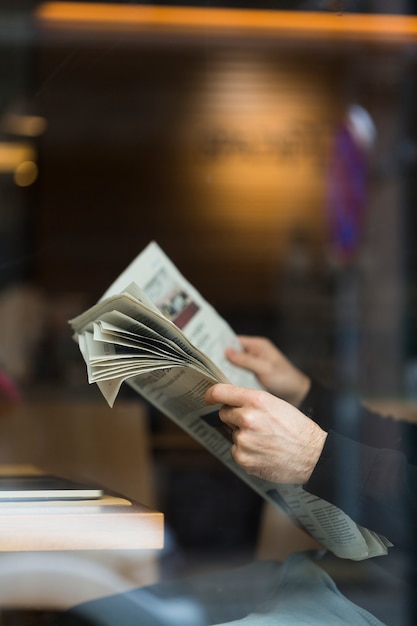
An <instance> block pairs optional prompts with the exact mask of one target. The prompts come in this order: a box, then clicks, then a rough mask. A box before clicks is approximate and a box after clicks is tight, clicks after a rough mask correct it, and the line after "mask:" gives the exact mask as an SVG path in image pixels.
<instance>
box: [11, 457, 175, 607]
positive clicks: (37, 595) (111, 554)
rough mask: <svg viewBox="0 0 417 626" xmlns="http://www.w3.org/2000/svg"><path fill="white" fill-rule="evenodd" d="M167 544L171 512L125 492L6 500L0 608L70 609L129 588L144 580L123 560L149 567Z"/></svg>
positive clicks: (138, 567) (134, 566) (133, 565)
mask: <svg viewBox="0 0 417 626" xmlns="http://www.w3.org/2000/svg"><path fill="white" fill-rule="evenodd" d="M20 469H22V468H20ZM2 470H3V473H4V471H7V468H4V467H0V471H2ZM24 471H27V469H26V470H24ZM35 471H36V469H35ZM163 546H164V516H163V514H162V513H160V512H158V511H154V510H152V509H149V508H148V507H146V506H144V505H142V504H139V503H134V502H131V501H130V500H128V499H126V498H123V497H117V496H114V495H110V494H105V495H104V496H103V497H101V498H99V499H97V500H82V501H79V500H70V501H32V502H0V607H3V608H4V607H6V608H13V609H15V608H19V609H21V608H37V609H39V608H42V609H43V608H53V609H55V608H59V609H62V608H67V607H70V606H73V605H74V604H77V603H79V602H84V601H87V600H90V599H93V598H98V597H102V596H104V595H108V594H112V593H119V592H123V591H127V590H128V589H131V588H132V587H135V586H138V585H137V578H135V577H134V576H131V575H130V574H131V572H127V571H122V570H123V568H120V560H122V562H123V563H128V567H130V568H137V569H138V570H139V569H140V568H141V567H143V568H147V567H148V565H149V562H150V558H149V557H150V555H153V554H154V552H155V551H160V550H162V548H163ZM126 555H128V557H126ZM123 559H124V560H123ZM151 567H152V566H151Z"/></svg>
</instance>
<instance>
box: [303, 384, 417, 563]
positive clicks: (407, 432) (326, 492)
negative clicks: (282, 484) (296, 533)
mask: <svg viewBox="0 0 417 626" xmlns="http://www.w3.org/2000/svg"><path fill="white" fill-rule="evenodd" d="M300 408H301V410H302V411H303V412H304V413H305V414H307V415H309V416H310V417H311V418H312V419H313V420H314V421H315V422H317V423H318V424H319V425H320V426H321V428H323V430H325V431H327V432H328V437H327V439H326V443H325V446H324V449H323V452H322V454H321V457H320V459H319V461H318V463H317V465H316V468H315V470H314V471H313V474H312V476H311V478H310V480H309V481H308V482H307V483H306V485H305V489H306V490H307V491H309V492H310V493H313V494H314V495H317V496H319V497H321V498H323V499H325V500H327V501H329V502H331V503H332V504H335V505H336V506H338V507H339V508H341V509H342V510H344V511H345V512H346V513H347V514H348V515H350V517H352V519H354V521H355V522H357V523H358V524H360V525H361V526H364V527H366V528H370V529H372V530H374V531H376V532H378V533H380V534H382V535H384V536H385V537H387V538H388V539H389V540H390V541H391V542H392V543H393V544H394V546H398V547H401V548H403V549H405V550H406V551H408V552H409V553H410V555H413V554H417V551H416V545H417V539H416V537H417V424H413V423H409V422H405V421H400V420H395V419H393V418H391V417H383V416H381V415H378V414H376V413H374V412H372V411H370V410H368V409H366V408H365V407H364V406H363V405H362V404H361V403H360V402H359V401H358V400H357V399H356V398H354V397H353V396H351V395H350V394H342V393H338V392H335V391H331V390H329V389H326V388H325V387H322V386H321V385H319V384H318V383H317V382H313V384H312V386H311V389H310V392H309V393H308V395H307V397H306V398H305V400H304V402H303V404H302V406H301V407H300ZM416 561H417V559H416Z"/></svg>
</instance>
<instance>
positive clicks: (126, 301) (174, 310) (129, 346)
mask: <svg viewBox="0 0 417 626" xmlns="http://www.w3.org/2000/svg"><path fill="white" fill-rule="evenodd" d="M70 324H71V326H72V328H73V331H74V338H75V339H76V340H77V341H78V344H79V347H80V351H81V353H82V356H83V358H84V360H85V362H86V366H87V373H88V381H89V382H90V383H96V384H97V385H98V387H99V388H100V390H101V393H102V394H103V396H104V397H105V399H106V400H107V402H108V404H109V405H110V406H113V404H114V402H115V400H116V398H117V395H118V392H119V390H120V387H121V385H122V384H123V383H124V382H126V383H127V384H129V385H130V386H131V387H132V388H133V389H134V390H135V391H136V392H137V393H139V394H140V395H141V396H142V397H144V398H145V399H146V400H147V401H148V402H150V403H151V404H153V405H154V406H155V407H157V408H158V409H159V410H160V411H161V412H162V413H164V414H165V415H167V416H168V417H170V418H171V419H172V420H173V421H174V422H175V423H176V424H178V425H179V426H180V427H181V428H182V429H183V430H184V431H186V432H187V433H189V434H190V435H191V436H192V437H193V438H194V439H196V440H197V441H198V442H200V443H201V444H202V445H203V446H204V447H205V448H207V449H208V450H209V451H210V452H211V453H212V454H213V455H214V456H216V457H217V458H218V459H220V460H221V461H222V462H223V463H224V464H225V465H226V466H227V467H228V468H230V470H232V471H233V472H235V474H237V475H238V476H239V477H240V478H241V479H242V480H243V481H244V482H246V483H247V484H248V485H249V486H250V487H251V488H252V489H254V490H255V491H256V492H257V493H259V494H260V495H261V496H263V497H264V498H265V500H267V501H269V502H272V503H273V504H275V505H276V506H277V507H279V508H280V509H281V510H282V511H284V512H285V513H286V515H288V516H289V517H290V518H291V519H292V520H293V522H294V523H295V524H296V525H297V526H299V527H300V528H302V529H304V530H305V531H306V532H308V533H309V534H310V535H311V536H312V537H314V539H316V540H317V541H318V542H319V543H320V544H321V545H323V546H325V547H326V548H327V549H328V550H330V551H331V552H333V553H334V554H335V555H337V556H339V557H341V558H348V559H353V560H362V559H366V558H370V557H373V556H377V555H382V554H386V553H387V547H389V546H390V545H391V544H390V543H389V541H387V539H385V538H384V537H382V536H380V535H378V534H376V533H374V532H373V531H370V530H368V529H366V528H363V527H360V526H358V525H357V524H356V523H355V522H354V521H353V520H352V519H351V518H350V517H349V516H347V515H346V514H345V513H344V512H343V511H341V510H340V509H338V508H337V507H335V506H334V505H332V504H330V503H328V502H326V501H324V500H322V499H320V498H317V497H316V496H313V495H311V494H310V493H308V492H306V491H305V490H304V489H303V487H302V486H301V485H280V484H276V483H272V482H267V481H264V480H262V479H259V478H257V477H254V476H250V475H249V474H247V473H246V472H245V471H244V470H243V469H241V468H240V467H239V466H238V465H237V464H236V463H235V462H234V461H233V458H232V456H231V454H230V447H231V440H230V438H229V432H228V429H227V428H226V427H225V426H224V424H223V423H222V422H221V420H220V419H219V417H218V414H217V412H218V409H219V407H213V406H207V405H206V403H205V401H204V394H205V392H206V390H207V389H208V388H209V387H210V386H211V385H213V384H214V383H216V382H231V383H233V384H235V385H238V386H241V387H250V388H258V389H260V388H262V387H261V385H260V384H259V382H258V380H257V378H256V377H255V376H254V375H253V374H252V373H251V372H248V371H247V370H244V369H242V368H239V367H236V366H234V365H233V364H232V363H230V361H228V359H227V358H226V357H225V347H226V346H234V347H236V348H238V349H239V348H240V345H239V341H238V338H237V336H236V334H235V333H234V331H233V330H232V328H231V327H230V326H229V324H227V322H226V321H225V320H224V319H223V318H222V317H221V316H220V315H219V314H218V313H217V312H216V310H215V309H214V308H213V307H212V306H211V305H210V304H209V303H208V302H207V301H206V300H205V299H204V298H203V297H202V296H201V295H200V293H199V292H198V291H197V290H196V289H195V288H194V287H193V286H192V285H191V284H190V283H189V282H188V281H187V280H186V279H185V278H184V276H183V275H182V274H181V273H180V272H179V271H178V269H177V268H176V266H175V265H174V264H173V263H172V262H171V261H170V259H169V258H168V257H167V256H166V255H165V253H164V252H163V251H162V250H161V248H160V247H159V246H158V244H157V243H155V242H151V243H150V244H149V245H148V246H147V247H146V248H145V250H144V251H143V252H142V253H141V254H139V256H138V257H137V258H136V259H135V260H134V261H133V262H132V263H131V264H130V265H129V266H128V267H127V269H126V270H125V271H124V272H123V273H122V274H121V275H120V276H119V278H117V280H116V281H115V282H114V283H113V284H112V285H111V286H110V287H109V289H108V290H107V291H106V292H105V293H104V295H103V296H102V298H101V299H100V300H99V302H98V303H97V304H96V305H94V306H93V307H91V308H90V309H88V310H87V311H85V312H84V313H82V314H81V315H79V316H78V317H76V318H74V319H72V320H70Z"/></svg>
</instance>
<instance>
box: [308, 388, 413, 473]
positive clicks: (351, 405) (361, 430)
mask: <svg viewBox="0 0 417 626" xmlns="http://www.w3.org/2000/svg"><path fill="white" fill-rule="evenodd" d="M300 410H301V411H302V412H303V413H305V414H306V415H308V416H309V417H311V419H313V420H314V421H315V422H316V423H317V424H319V426H320V427H321V428H322V429H323V430H325V431H326V432H329V431H331V430H334V431H335V432H337V433H339V434H341V435H344V436H345V437H349V438H350V439H354V440H355V441H359V442H361V443H364V444H366V445H368V446H371V447H376V448H390V449H393V450H401V451H402V452H403V453H404V454H406V456H407V457H408V458H410V460H412V461H413V462H414V464H415V463H416V457H417V454H416V452H415V448H416V446H414V443H413V442H417V425H416V424H413V423H407V422H404V421H401V420H397V419H394V418H392V417H388V416H382V415H380V414H378V413H375V412H373V411H371V410H369V409H367V408H366V407H365V406H364V405H363V404H362V403H361V402H360V401H359V399H358V397H357V396H356V395H354V394H349V393H341V392H338V391H335V390H333V389H329V388H327V387H324V386H323V385H320V384H319V383H318V382H317V381H314V380H313V381H312V384H311V387H310V390H309V392H308V394H307V396H306V397H305V399H304V400H303V402H302V405H301V406H300Z"/></svg>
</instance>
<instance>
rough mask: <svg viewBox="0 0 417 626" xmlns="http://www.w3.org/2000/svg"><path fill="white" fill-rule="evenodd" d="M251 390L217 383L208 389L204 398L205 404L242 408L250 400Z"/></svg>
mask: <svg viewBox="0 0 417 626" xmlns="http://www.w3.org/2000/svg"><path fill="white" fill-rule="evenodd" d="M250 395H251V390H250V389H245V388H243V387H236V386H235V385H229V384H226V383H217V384H216V385H213V386H212V387H210V388H209V389H208V390H207V391H206V394H205V396H204V399H205V401H206V403H207V404H228V405H229V406H238V407H239V406H242V405H243V404H244V403H245V401H248V400H249V399H250Z"/></svg>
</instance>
